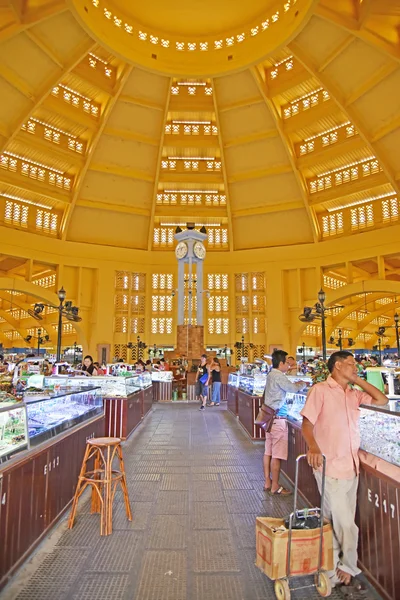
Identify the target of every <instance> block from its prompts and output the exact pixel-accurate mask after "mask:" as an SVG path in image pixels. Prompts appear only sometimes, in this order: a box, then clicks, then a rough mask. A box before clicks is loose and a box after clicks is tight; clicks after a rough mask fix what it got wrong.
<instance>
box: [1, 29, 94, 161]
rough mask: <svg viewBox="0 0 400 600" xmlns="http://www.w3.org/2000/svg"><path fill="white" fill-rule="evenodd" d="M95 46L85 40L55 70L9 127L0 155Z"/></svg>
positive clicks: (90, 41)
mask: <svg viewBox="0 0 400 600" xmlns="http://www.w3.org/2000/svg"><path fill="white" fill-rule="evenodd" d="M95 45H96V44H95V42H94V41H93V40H91V39H90V38H88V39H87V40H85V42H84V43H83V44H81V45H80V47H79V49H78V50H77V52H76V53H75V54H74V55H73V56H72V57H71V59H70V61H68V64H66V65H64V68H63V69H62V70H61V69H59V70H57V74H56V75H55V76H53V77H52V78H51V79H50V81H47V83H46V85H45V86H43V88H42V90H41V91H39V92H38V93H37V94H36V95H35V96H34V98H33V99H32V103H31V106H30V107H29V110H28V111H26V112H25V113H24V114H22V115H20V116H19V117H18V118H17V119H16V120H15V121H14V123H13V124H12V125H11V127H10V135H9V137H8V139H7V141H6V143H3V145H2V146H1V147H0V153H1V152H3V150H5V148H6V146H7V143H9V142H11V141H12V140H13V139H14V138H15V136H16V135H17V134H18V133H19V131H20V129H21V127H22V125H23V124H24V123H26V121H28V119H29V117H31V116H33V114H34V112H35V111H36V110H37V108H38V107H39V106H40V105H41V104H42V102H43V101H44V100H45V99H46V98H47V97H48V96H49V95H50V94H51V91H52V89H53V87H55V86H56V85H57V84H58V83H60V82H61V80H62V79H63V78H64V77H65V75H66V74H67V73H69V72H70V71H71V70H72V69H73V68H74V66H75V65H76V64H77V63H79V61H81V60H82V58H83V57H84V56H86V54H87V53H88V52H90V50H91V49H92V48H94V47H95Z"/></svg>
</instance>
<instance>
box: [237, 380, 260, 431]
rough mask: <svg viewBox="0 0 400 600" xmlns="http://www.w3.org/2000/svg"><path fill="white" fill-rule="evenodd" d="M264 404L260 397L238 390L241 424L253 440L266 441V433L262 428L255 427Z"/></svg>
mask: <svg viewBox="0 0 400 600" xmlns="http://www.w3.org/2000/svg"><path fill="white" fill-rule="evenodd" d="M262 403H263V398H262V397H261V398H260V397H259V396H249V394H246V392H242V391H241V390H239V389H238V390H237V406H238V408H237V410H238V413H237V414H238V417H239V422H240V424H241V425H242V427H243V428H244V429H245V431H246V432H247V433H248V435H249V436H250V438H251V439H252V440H264V439H265V432H264V430H263V429H262V428H261V427H258V426H257V425H254V421H255V419H256V417H257V415H258V411H259V410H260V407H261V405H262Z"/></svg>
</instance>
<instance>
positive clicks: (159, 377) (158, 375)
mask: <svg viewBox="0 0 400 600" xmlns="http://www.w3.org/2000/svg"><path fill="white" fill-rule="evenodd" d="M149 375H150V376H151V380H152V381H153V383H154V382H155V381H162V382H168V381H172V380H173V378H174V374H173V372H172V371H152V372H151V373H149Z"/></svg>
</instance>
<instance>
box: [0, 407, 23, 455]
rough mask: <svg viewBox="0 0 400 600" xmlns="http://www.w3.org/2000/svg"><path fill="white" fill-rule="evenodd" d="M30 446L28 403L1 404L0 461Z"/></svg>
mask: <svg viewBox="0 0 400 600" xmlns="http://www.w3.org/2000/svg"><path fill="white" fill-rule="evenodd" d="M28 447H29V439H28V429H27V414H26V405H25V404H24V403H23V402H16V403H15V404H12V405H11V404H9V405H8V406H4V405H0V463H2V462H4V461H6V460H8V459H9V458H11V457H12V456H13V455H14V454H16V453H17V452H21V451H22V450H27V448H28Z"/></svg>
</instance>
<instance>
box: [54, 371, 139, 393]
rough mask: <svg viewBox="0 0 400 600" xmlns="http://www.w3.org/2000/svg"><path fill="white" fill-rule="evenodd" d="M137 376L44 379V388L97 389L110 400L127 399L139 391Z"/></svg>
mask: <svg viewBox="0 0 400 600" xmlns="http://www.w3.org/2000/svg"><path fill="white" fill-rule="evenodd" d="M139 377H140V376H139V375H138V374H136V373H134V374H131V375H129V376H126V377H125V376H118V377H116V376H113V375H98V376H96V377H85V376H84V377H81V376H79V377H45V380H44V385H45V387H46V388H50V389H51V388H54V387H58V386H62V387H63V388H69V389H72V390H73V389H77V388H85V387H93V386H95V387H99V388H100V390H101V395H102V396H103V397H104V398H106V397H112V398H127V397H128V396H130V394H134V393H135V392H138V391H139V390H140V389H141V383H140V379H139Z"/></svg>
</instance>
